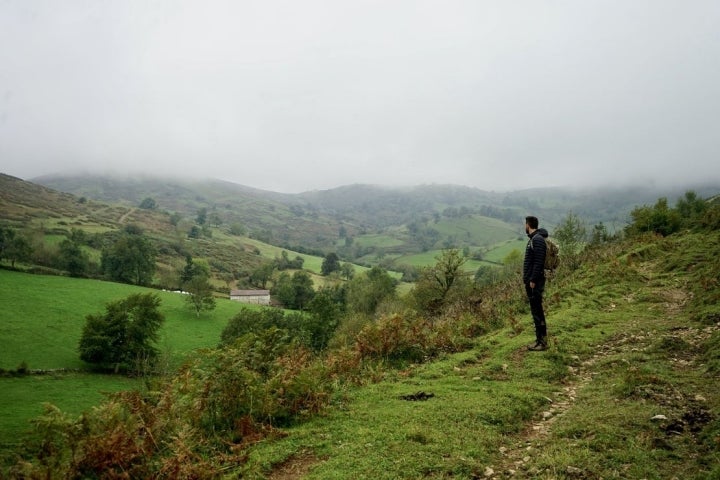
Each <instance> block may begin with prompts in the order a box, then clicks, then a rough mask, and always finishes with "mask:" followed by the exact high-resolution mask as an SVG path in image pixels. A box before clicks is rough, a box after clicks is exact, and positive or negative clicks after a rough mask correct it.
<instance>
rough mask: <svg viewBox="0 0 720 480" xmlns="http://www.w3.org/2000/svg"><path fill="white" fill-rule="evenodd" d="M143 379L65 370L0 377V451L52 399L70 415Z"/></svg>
mask: <svg viewBox="0 0 720 480" xmlns="http://www.w3.org/2000/svg"><path fill="white" fill-rule="evenodd" d="M141 383H142V381H141V380H140V379H137V378H128V377H123V376H119V375H100V374H90V373H65V374H57V375H30V376H26V377H2V378H0V388H1V389H2V392H3V393H2V395H0V451H2V450H4V449H6V448H10V447H13V446H14V445H16V444H17V443H18V442H19V440H20V439H21V438H22V437H23V436H24V435H25V434H26V433H28V431H29V430H30V428H31V420H32V419H33V418H35V417H37V416H38V415H40V414H42V413H43V404H44V403H46V402H47V403H51V404H53V405H55V406H56V407H58V408H60V409H61V410H62V411H63V412H65V413H67V414H69V415H73V416H75V415H79V414H80V413H82V412H83V411H85V410H87V409H89V408H91V407H92V406H94V405H98V404H99V403H100V402H101V401H102V400H103V399H104V398H105V396H106V394H107V393H112V392H117V391H121V390H130V389H133V388H139V387H140V386H141Z"/></svg>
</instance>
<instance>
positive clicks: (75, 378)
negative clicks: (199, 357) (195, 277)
mask: <svg viewBox="0 0 720 480" xmlns="http://www.w3.org/2000/svg"><path fill="white" fill-rule="evenodd" d="M137 292H141V293H145V292H153V293H156V294H157V295H158V296H159V297H160V299H161V301H162V303H161V306H160V310H161V311H162V313H163V314H164V315H165V323H164V325H163V327H162V329H161V339H160V342H159V347H160V350H161V355H162V357H163V359H164V360H165V361H167V362H168V363H169V364H170V365H171V366H172V365H177V364H179V363H180V362H181V361H182V358H183V356H184V355H185V354H186V353H188V352H190V351H192V350H194V349H197V348H205V347H215V346H216V345H217V344H218V341H219V340H220V332H221V331H222V329H223V328H225V325H226V324H227V321H228V320H229V319H230V318H231V317H232V316H233V315H235V314H236V313H237V312H238V311H239V310H240V308H241V304H239V303H237V302H231V301H230V300H227V299H222V298H218V299H217V307H216V308H215V310H213V311H211V312H203V313H202V314H201V316H200V318H198V317H196V316H195V314H194V313H193V312H192V311H190V309H188V307H187V306H186V304H185V297H184V296H183V295H180V294H176V293H172V292H162V291H156V290H149V289H146V288H142V287H134V286H131V285H124V284H119V283H111V282H99V281H94V280H87V279H77V278H67V277H57V276H43V275H30V274H25V273H18V272H11V271H7V270H0V305H2V309H0V344H2V348H0V368H3V369H5V370H14V369H16V368H17V367H18V366H19V365H20V364H21V363H23V362H24V363H25V364H26V365H27V367H28V368H30V369H43V370H47V369H51V370H53V369H82V368H85V367H87V365H86V364H84V362H82V361H81V360H80V358H79V354H78V352H77V345H78V342H79V340H80V335H81V333H82V327H83V325H84V322H85V316H86V315H88V314H95V313H103V312H104V308H105V304H106V303H108V302H111V301H115V300H120V299H122V298H125V297H127V296H128V295H130V294H132V293H137ZM133 385H135V382H134V381H132V380H129V379H125V378H122V377H110V376H105V375H96V374H89V373H71V374H57V375H47V376H46V375H42V376H34V375H31V376H25V377H20V378H12V377H0V389H1V390H2V392H3V393H2V395H1V396H0V398H1V400H0V445H3V444H9V443H12V442H13V441H14V440H15V439H16V438H17V437H16V434H17V432H18V431H20V430H24V429H25V428H26V427H27V425H28V420H29V419H30V418H32V417H34V416H36V415H38V414H39V413H41V411H42V403H43V402H51V403H53V404H56V405H58V406H60V407H62V408H63V410H64V409H65V407H68V410H69V411H70V412H78V413H79V412H80V411H82V410H84V409H87V408H89V407H91V406H92V405H95V404H97V402H98V400H99V399H100V398H101V394H100V393H99V392H102V391H116V390H118V389H124V388H128V387H130V386H133Z"/></svg>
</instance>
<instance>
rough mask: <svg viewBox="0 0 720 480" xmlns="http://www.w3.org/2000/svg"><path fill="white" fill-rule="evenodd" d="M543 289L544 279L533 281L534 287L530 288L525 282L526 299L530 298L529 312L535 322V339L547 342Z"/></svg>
mask: <svg viewBox="0 0 720 480" xmlns="http://www.w3.org/2000/svg"><path fill="white" fill-rule="evenodd" d="M544 290H545V280H544V279H543V280H540V281H539V282H536V283H535V288H530V284H529V283H526V284H525V292H526V293H527V296H528V300H530V313H531V314H532V318H533V323H535V339H536V340H537V341H538V342H540V343H546V342H547V325H546V324H545V312H544V311H543V304H542V298H543V291H544Z"/></svg>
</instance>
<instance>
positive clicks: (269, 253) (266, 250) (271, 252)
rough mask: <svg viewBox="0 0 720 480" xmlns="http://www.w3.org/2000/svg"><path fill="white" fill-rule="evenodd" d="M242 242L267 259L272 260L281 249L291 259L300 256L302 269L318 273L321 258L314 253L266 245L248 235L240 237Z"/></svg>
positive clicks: (277, 255)
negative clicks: (254, 248)
mask: <svg viewBox="0 0 720 480" xmlns="http://www.w3.org/2000/svg"><path fill="white" fill-rule="evenodd" d="M241 238H242V240H241V241H242V243H244V244H246V245H252V246H253V247H256V248H257V249H258V251H260V255H262V256H263V257H265V258H267V259H268V260H272V259H274V258H276V257H278V258H279V257H280V256H281V255H282V252H283V250H285V251H286V252H287V253H288V257H289V258H290V259H291V260H293V259H294V258H295V257H297V256H300V258H302V259H303V260H304V263H303V269H305V270H310V271H311V272H316V273H319V272H320V270H321V267H322V262H323V258H322V257H317V256H315V255H308V254H305V253H297V252H293V251H292V250H288V249H287V248H281V247H276V246H274V245H268V244H267V243H264V242H261V241H260V240H255V239H253V238H248V237H241Z"/></svg>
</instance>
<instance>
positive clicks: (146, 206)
mask: <svg viewBox="0 0 720 480" xmlns="http://www.w3.org/2000/svg"><path fill="white" fill-rule="evenodd" d="M140 208H142V209H143V210H155V209H156V208H157V202H156V201H155V199H154V198H152V197H145V198H144V199H143V201H142V202H140Z"/></svg>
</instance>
